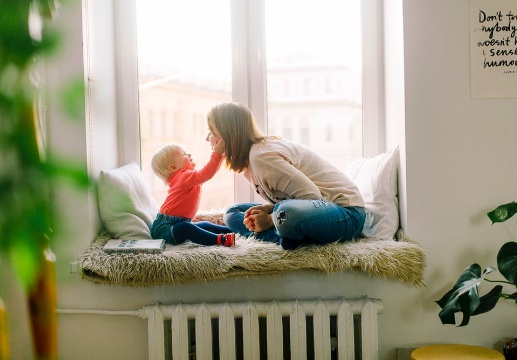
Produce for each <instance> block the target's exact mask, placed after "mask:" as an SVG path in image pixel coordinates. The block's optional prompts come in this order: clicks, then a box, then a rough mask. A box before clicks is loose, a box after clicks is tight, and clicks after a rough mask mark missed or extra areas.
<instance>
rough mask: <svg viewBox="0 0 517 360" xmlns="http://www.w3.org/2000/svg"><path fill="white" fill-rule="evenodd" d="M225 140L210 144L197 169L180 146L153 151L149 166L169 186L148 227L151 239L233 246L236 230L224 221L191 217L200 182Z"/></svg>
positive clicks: (196, 205)
mask: <svg viewBox="0 0 517 360" xmlns="http://www.w3.org/2000/svg"><path fill="white" fill-rule="evenodd" d="M223 152H224V142H223V141H222V140H221V141H219V142H218V143H217V144H215V145H214V146H213V151H212V155H211V156H210V160H209V161H208V163H207V164H206V165H205V166H204V167H203V168H202V169H200V170H194V168H195V166H196V164H195V162H194V161H193V160H192V156H191V155H190V154H188V153H187V152H186V151H185V149H184V148H183V146H181V145H178V144H169V145H166V146H164V147H162V148H161V149H160V150H158V151H157V152H156V154H154V156H153V159H152V161H151V166H152V168H153V171H154V173H155V174H156V175H157V176H158V177H159V178H160V179H162V180H163V181H164V182H165V184H166V185H167V186H168V192H167V198H166V199H165V201H164V203H163V204H162V206H161V207H160V211H159V213H158V215H157V216H156V220H154V222H153V225H152V228H151V236H152V237H153V239H165V241H166V242H167V243H169V244H175V245H177V244H181V243H183V242H185V241H186V240H190V241H192V242H194V243H197V244H201V245H224V246H235V234H233V233H231V232H230V229H229V228H228V227H226V226H223V225H218V224H214V223H211V222H209V221H200V222H196V223H193V222H192V218H194V216H195V215H196V213H197V210H198V208H199V200H200V198H201V185H202V184H203V183H204V182H206V181H208V180H210V179H211V178H212V177H213V176H214V175H215V173H216V172H217V170H218V169H219V167H220V166H221V163H222V160H223V155H222V154H223Z"/></svg>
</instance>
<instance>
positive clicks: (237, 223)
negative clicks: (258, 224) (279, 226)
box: [223, 203, 280, 243]
mask: <svg viewBox="0 0 517 360" xmlns="http://www.w3.org/2000/svg"><path fill="white" fill-rule="evenodd" d="M258 205H261V204H255V203H242V204H236V205H233V206H231V207H229V208H228V210H226V212H225V214H224V216H223V220H224V223H225V224H226V225H227V226H228V227H229V228H230V230H231V231H232V232H234V233H236V234H240V235H242V236H245V237H250V236H254V237H255V238H256V239H258V240H262V241H268V242H273V243H278V242H279V240H280V237H279V236H278V235H277V234H276V232H275V228H274V227H273V228H271V229H269V230H266V231H263V232H260V233H258V234H255V233H254V232H253V231H249V230H248V228H246V226H245V225H244V213H245V212H246V210H248V209H249V208H250V207H252V206H258Z"/></svg>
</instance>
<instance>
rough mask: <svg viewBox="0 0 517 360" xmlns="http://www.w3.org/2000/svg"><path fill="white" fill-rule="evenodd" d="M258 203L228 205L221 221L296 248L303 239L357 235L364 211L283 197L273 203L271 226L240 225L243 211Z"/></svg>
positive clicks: (326, 240)
mask: <svg viewBox="0 0 517 360" xmlns="http://www.w3.org/2000/svg"><path fill="white" fill-rule="evenodd" d="M257 205H260V204H254V203H242V204H236V205H233V206H232V207H230V208H229V209H228V210H227V211H226V213H225V214H224V222H225V224H226V225H227V226H228V227H229V228H230V230H231V231H232V232H234V233H238V234H240V235H243V236H246V237H248V236H255V237H256V238H257V239H259V240H263V241H269V242H274V243H278V244H281V245H282V246H283V247H284V248H290V249H292V248H296V247H297V246H299V245H303V244H306V243H314V244H328V243H331V242H335V241H347V240H351V239H353V238H356V237H359V236H360V234H361V231H362V230H363V226H364V222H365V219H366V213H365V211H364V208H362V207H341V206H339V205H336V204H334V203H332V202H328V201H325V200H284V201H281V202H279V203H278V204H276V205H275V207H274V209H273V214H272V219H273V223H274V224H275V226H274V227H273V228H271V229H269V230H266V231H263V232H261V233H258V234H255V233H254V232H253V231H249V230H248V229H247V228H246V226H244V223H243V221H244V213H245V211H246V210H248V209H249V208H250V207H252V206H257Z"/></svg>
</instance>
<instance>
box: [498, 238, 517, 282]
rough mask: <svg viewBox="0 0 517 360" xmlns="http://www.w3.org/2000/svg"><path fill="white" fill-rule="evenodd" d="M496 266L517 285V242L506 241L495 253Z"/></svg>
mask: <svg viewBox="0 0 517 360" xmlns="http://www.w3.org/2000/svg"><path fill="white" fill-rule="evenodd" d="M497 268H498V269H499V272H500V273H501V274H502V275H503V276H504V277H505V278H506V279H507V280H508V281H510V282H511V283H512V284H514V285H517V243H516V242H514V241H510V242H507V243H506V244H504V245H503V246H501V248H500V249H499V252H498V253H497Z"/></svg>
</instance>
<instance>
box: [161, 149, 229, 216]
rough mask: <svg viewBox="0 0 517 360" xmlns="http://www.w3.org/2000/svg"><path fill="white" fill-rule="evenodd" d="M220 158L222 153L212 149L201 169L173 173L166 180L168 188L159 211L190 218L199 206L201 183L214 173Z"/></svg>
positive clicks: (219, 163)
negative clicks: (208, 158)
mask: <svg viewBox="0 0 517 360" xmlns="http://www.w3.org/2000/svg"><path fill="white" fill-rule="evenodd" d="M222 159H223V157H222V155H221V154H219V153H217V152H215V151H214V152H212V155H211V156H210V160H209V161H208V163H207V164H206V165H205V166H204V167H203V168H202V169H200V170H189V169H181V170H178V171H176V172H175V173H173V174H172V175H171V176H170V177H169V179H168V180H167V184H168V186H169V190H168V191H167V198H166V199H165V201H164V202H163V204H162V206H161V208H160V213H162V214H165V215H169V216H181V217H184V218H188V219H192V218H193V217H194V215H196V213H197V210H198V208H199V200H200V199H201V185H202V184H203V183H204V182H206V181H208V180H210V179H211V178H212V177H213V176H214V175H215V173H216V172H217V170H219V167H220V166H221V163H222Z"/></svg>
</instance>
